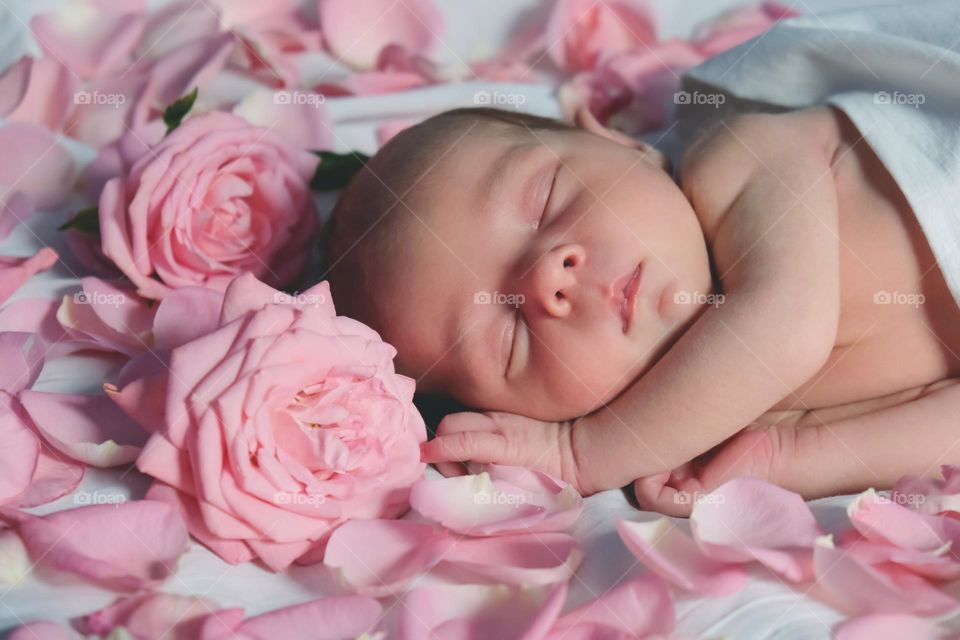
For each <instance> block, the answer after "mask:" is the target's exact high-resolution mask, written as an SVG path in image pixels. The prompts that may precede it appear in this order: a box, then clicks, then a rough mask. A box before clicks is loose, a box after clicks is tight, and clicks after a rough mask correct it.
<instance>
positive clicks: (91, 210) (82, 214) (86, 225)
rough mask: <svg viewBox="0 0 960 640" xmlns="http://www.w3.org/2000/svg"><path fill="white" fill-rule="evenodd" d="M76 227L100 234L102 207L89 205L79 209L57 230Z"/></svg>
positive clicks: (91, 233)
mask: <svg viewBox="0 0 960 640" xmlns="http://www.w3.org/2000/svg"><path fill="white" fill-rule="evenodd" d="M67 229H76V230H77V231H82V232H83V233H89V234H90V235H94V236H95V235H99V234H100V208H99V207H88V208H86V209H81V210H80V211H77V212H76V213H75V214H74V215H73V217H72V218H70V219H69V220H67V221H66V222H64V223H63V224H62V225H60V226H59V227H57V231H66V230H67Z"/></svg>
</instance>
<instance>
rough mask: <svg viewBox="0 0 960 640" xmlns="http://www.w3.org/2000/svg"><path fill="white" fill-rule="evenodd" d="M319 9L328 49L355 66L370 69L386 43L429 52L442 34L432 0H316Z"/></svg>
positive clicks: (441, 18)
mask: <svg viewBox="0 0 960 640" xmlns="http://www.w3.org/2000/svg"><path fill="white" fill-rule="evenodd" d="M319 12H320V29H321V31H322V32H323V38H324V41H325V42H326V44H327V46H328V47H329V48H330V51H332V52H333V53H334V55H336V56H338V57H339V58H340V59H342V60H344V61H346V62H347V63H348V64H351V65H353V66H355V67H357V68H359V69H369V68H372V67H373V66H374V63H375V62H376V61H377V58H378V56H379V55H380V52H381V51H382V50H383V49H384V47H386V46H387V45H389V44H396V45H400V46H401V47H403V48H404V49H406V50H408V51H411V52H414V53H418V54H429V53H430V51H431V50H432V49H433V47H434V45H435V44H436V43H437V42H438V41H439V38H440V36H441V35H442V33H443V17H442V15H441V14H440V12H439V11H438V10H437V8H436V7H435V6H434V4H433V2H432V0H404V2H396V3H395V2H390V1H389V0H320V5H319Z"/></svg>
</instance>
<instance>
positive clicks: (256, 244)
mask: <svg viewBox="0 0 960 640" xmlns="http://www.w3.org/2000/svg"><path fill="white" fill-rule="evenodd" d="M131 135H132V134H131ZM132 147H133V148H135V149H136V151H137V153H135V154H134V157H133V158H130V157H128V158H126V159H125V162H124V163H121V164H126V166H125V167H124V166H120V167H118V168H119V169H126V170H124V171H122V174H121V175H119V176H117V177H114V178H113V179H111V180H109V181H107V182H106V184H105V185H104V187H103V191H102V193H101V194H100V236H101V243H102V248H103V253H104V254H105V255H106V256H107V257H108V258H110V259H111V260H112V261H113V262H114V263H115V264H116V265H117V267H118V268H119V269H120V270H121V271H122V272H123V273H124V274H125V275H126V276H127V277H128V278H130V280H131V281H133V283H134V284H135V285H136V286H137V289H138V292H139V293H140V294H141V295H143V296H145V297H147V298H157V299H159V298H162V297H163V296H164V294H165V293H166V292H167V291H169V290H170V289H171V288H176V287H182V286H189V285H193V286H203V287H209V288H212V289H217V290H220V291H222V290H224V289H225V288H226V287H227V284H228V283H229V282H230V281H231V280H232V279H233V278H234V277H236V276H237V275H238V274H241V273H247V272H249V273H253V274H254V275H255V276H257V277H258V278H260V279H261V280H263V281H265V282H267V283H269V284H271V285H273V286H283V285H285V284H288V283H290V282H291V281H292V280H293V279H294V278H295V277H296V276H297V275H298V274H299V273H300V271H301V269H302V268H303V266H304V263H305V261H306V258H307V254H308V243H309V242H310V241H311V236H312V233H313V231H314V229H315V227H316V224H317V216H316V212H315V209H314V206H313V203H312V200H311V199H310V193H309V181H310V178H311V177H312V176H313V173H314V171H315V169H316V166H317V163H318V162H319V159H318V158H317V157H316V156H314V155H313V154H311V153H309V152H307V151H306V150H304V149H301V148H298V147H296V146H294V145H292V144H290V143H289V142H287V141H286V140H284V138H282V137H281V136H280V135H278V134H276V133H274V132H271V131H270V130H268V129H265V128H263V127H256V126H253V125H251V124H250V123H249V122H247V121H246V120H244V119H243V118H240V117H238V116H235V115H232V114H228V113H220V112H213V113H207V114H204V115H200V116H196V117H194V118H189V119H188V120H186V121H185V122H184V123H183V124H181V125H180V126H179V127H178V128H177V129H175V130H174V131H173V132H171V133H170V134H169V135H167V136H166V137H164V138H163V139H162V140H159V142H157V144H156V145H154V146H149V143H148V144H140V145H132ZM131 160H132V162H131ZM127 163H129V164H127Z"/></svg>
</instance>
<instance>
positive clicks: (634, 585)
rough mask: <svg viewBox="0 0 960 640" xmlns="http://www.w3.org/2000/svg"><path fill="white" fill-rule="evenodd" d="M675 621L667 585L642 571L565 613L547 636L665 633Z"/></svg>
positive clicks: (569, 639)
mask: <svg viewBox="0 0 960 640" xmlns="http://www.w3.org/2000/svg"><path fill="white" fill-rule="evenodd" d="M675 623H676V618H675V614H674V610H673V599H672V598H671V596H670V592H669V591H668V590H667V587H666V585H665V584H664V583H663V581H662V580H660V579H659V578H657V577H656V576H653V575H642V576H638V577H636V578H633V579H632V580H626V581H624V582H622V583H620V584H619V585H617V586H615V587H613V588H612V589H610V590H609V591H605V592H604V593H603V594H601V595H600V596H599V597H597V598H596V599H595V600H591V601H590V602H587V603H585V604H583V605H581V606H579V607H577V608H576V609H573V610H572V611H570V612H568V613H565V614H564V615H563V616H562V617H561V618H560V619H559V620H557V621H556V623H555V624H554V625H553V627H552V628H551V629H550V633H549V634H548V635H547V639H548V640H574V639H575V638H583V639H584V640H586V639H588V638H617V637H622V638H646V637H648V636H660V635H662V636H664V637H666V636H667V635H669V634H670V632H671V631H673V627H674V624H675Z"/></svg>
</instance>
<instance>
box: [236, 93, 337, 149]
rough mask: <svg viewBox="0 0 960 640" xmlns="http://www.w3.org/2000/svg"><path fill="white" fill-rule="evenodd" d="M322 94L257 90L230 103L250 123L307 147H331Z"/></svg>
mask: <svg viewBox="0 0 960 640" xmlns="http://www.w3.org/2000/svg"><path fill="white" fill-rule="evenodd" d="M325 101H326V99H325V97H324V96H323V95H321V94H318V93H312V92H309V91H265V90H258V91H254V92H252V93H250V94H249V95H248V96H247V97H246V98H244V99H243V100H242V101H241V102H239V103H238V104H237V105H235V106H234V107H233V113H235V114H237V115H238V116H240V117H242V118H244V119H246V120H247V121H248V122H250V123H251V124H255V125H257V126H261V127H266V128H267V129H270V130H271V131H275V132H276V133H279V134H280V135H281V136H283V137H285V138H286V139H287V140H288V141H290V142H291V143H293V144H295V145H297V146H299V147H301V148H304V149H309V150H311V151H316V150H320V149H332V148H333V127H332V124H331V122H330V116H329V114H328V113H327V107H326V106H325V104H324V103H325Z"/></svg>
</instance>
